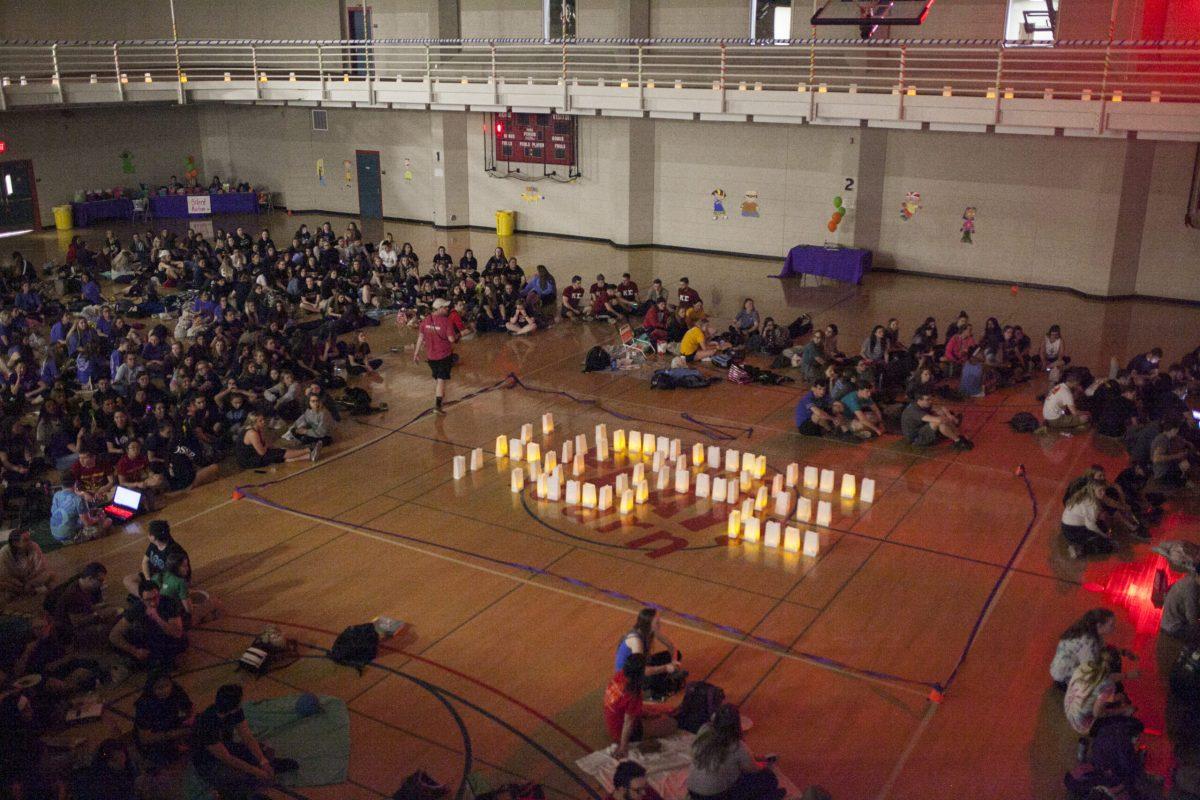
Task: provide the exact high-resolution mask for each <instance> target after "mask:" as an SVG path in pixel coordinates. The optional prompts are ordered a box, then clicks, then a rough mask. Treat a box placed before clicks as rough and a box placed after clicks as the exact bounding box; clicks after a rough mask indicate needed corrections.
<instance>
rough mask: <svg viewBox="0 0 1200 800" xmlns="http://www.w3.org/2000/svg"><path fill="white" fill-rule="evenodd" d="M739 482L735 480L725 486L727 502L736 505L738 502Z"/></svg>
mask: <svg viewBox="0 0 1200 800" xmlns="http://www.w3.org/2000/svg"><path fill="white" fill-rule="evenodd" d="M739 494H740V493H739V491H738V482H737V481H735V480H730V481H727V482H726V484H725V502H726V503H736V502H737V501H738V495H739Z"/></svg>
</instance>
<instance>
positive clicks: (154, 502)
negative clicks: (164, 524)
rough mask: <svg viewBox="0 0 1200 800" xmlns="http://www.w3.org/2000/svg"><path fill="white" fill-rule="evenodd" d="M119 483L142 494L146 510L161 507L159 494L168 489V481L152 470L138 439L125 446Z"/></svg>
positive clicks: (120, 465)
mask: <svg viewBox="0 0 1200 800" xmlns="http://www.w3.org/2000/svg"><path fill="white" fill-rule="evenodd" d="M116 473H117V483H119V484H120V485H121V486H125V487H127V488H129V489H134V490H136V491H138V492H141V493H142V501H143V504H144V506H145V508H147V509H150V510H154V509H157V508H158V507H159V502H158V494H159V492H161V491H163V490H164V489H166V486H167V481H166V478H165V477H164V476H163V475H162V473H159V472H154V471H153V470H151V469H150V459H149V458H148V457H147V456H146V454H145V453H143V452H142V443H141V442H140V441H139V440H137V439H132V440H130V442H129V444H127V445H125V454H124V455H123V456H121V460H120V461H118V462H117V467H116Z"/></svg>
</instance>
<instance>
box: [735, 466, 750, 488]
mask: <svg viewBox="0 0 1200 800" xmlns="http://www.w3.org/2000/svg"><path fill="white" fill-rule="evenodd" d="M751 480H752V479H751V477H750V473H749V472H747V471H746V470H742V471H741V472H740V473H738V488H739V489H741V490H742V491H743V492H748V491H750V481H751Z"/></svg>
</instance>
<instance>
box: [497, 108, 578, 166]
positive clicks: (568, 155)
mask: <svg viewBox="0 0 1200 800" xmlns="http://www.w3.org/2000/svg"><path fill="white" fill-rule="evenodd" d="M492 130H493V133H494V134H495V137H496V150H495V152H496V161H509V162H517V163H520V164H548V165H556V166H562V167H572V166H574V165H575V131H576V128H575V117H574V116H573V115H571V114H521V113H514V112H511V111H508V112H504V113H500V114H496V115H495V119H494V123H493V126H492Z"/></svg>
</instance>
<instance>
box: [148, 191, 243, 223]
mask: <svg viewBox="0 0 1200 800" xmlns="http://www.w3.org/2000/svg"><path fill="white" fill-rule="evenodd" d="M208 198H209V202H210V203H211V205H212V213H213V214H257V213H258V195H257V194H255V193H254V192H234V193H232V194H210V195H209V196H208ZM150 213H151V214H152V215H153V216H155V217H187V216H190V215H189V214H188V206H187V195H183V194H170V195H159V196H155V197H151V198H150ZM197 216H200V215H197Z"/></svg>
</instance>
